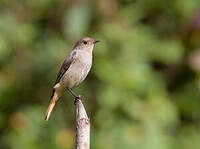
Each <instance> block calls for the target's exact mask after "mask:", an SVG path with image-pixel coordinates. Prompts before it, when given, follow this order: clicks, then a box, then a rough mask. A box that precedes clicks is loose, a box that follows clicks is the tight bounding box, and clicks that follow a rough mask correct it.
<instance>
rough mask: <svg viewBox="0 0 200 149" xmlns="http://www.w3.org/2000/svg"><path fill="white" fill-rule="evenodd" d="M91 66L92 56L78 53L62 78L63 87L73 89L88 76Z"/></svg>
mask: <svg viewBox="0 0 200 149" xmlns="http://www.w3.org/2000/svg"><path fill="white" fill-rule="evenodd" d="M91 66H92V56H91V55H89V54H87V53H79V54H77V56H76V57H75V59H74V60H73V62H72V64H71V66H70V67H69V69H68V70H67V71H66V73H65V74H64V76H63V78H62V82H63V84H64V86H65V87H68V88H73V87H75V86H77V85H79V84H80V83H81V82H82V81H83V80H84V79H85V78H86V76H87V75H88V72H89V71H90V68H91Z"/></svg>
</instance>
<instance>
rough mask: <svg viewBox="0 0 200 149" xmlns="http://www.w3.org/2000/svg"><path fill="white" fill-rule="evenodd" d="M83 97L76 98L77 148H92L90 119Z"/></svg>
mask: <svg viewBox="0 0 200 149" xmlns="http://www.w3.org/2000/svg"><path fill="white" fill-rule="evenodd" d="M81 100H82V99H81V98H76V99H75V105H76V149H89V148H90V120H89V118H88V116H87V113H86V111H85V108H84V106H83V103H82V101H81Z"/></svg>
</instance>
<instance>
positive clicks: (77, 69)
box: [45, 37, 99, 121]
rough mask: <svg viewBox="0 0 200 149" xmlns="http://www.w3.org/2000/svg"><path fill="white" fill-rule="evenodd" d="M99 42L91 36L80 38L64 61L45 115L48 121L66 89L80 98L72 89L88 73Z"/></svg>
mask: <svg viewBox="0 0 200 149" xmlns="http://www.w3.org/2000/svg"><path fill="white" fill-rule="evenodd" d="M97 42H99V41H98V40H94V39H92V38H90V37H85V38H83V39H81V40H79V41H78V42H77V43H76V44H75V46H74V48H73V49H72V51H71V53H70V54H69V56H68V57H67V58H66V59H65V61H64V62H63V64H62V66H61V68H60V71H59V73H58V75H57V79H56V82H55V85H54V87H53V92H52V95H51V101H50V104H49V107H48V109H47V112H46V116H45V120H46V121H48V119H49V116H50V114H51V112H52V110H53V108H54V106H55V103H56V101H57V100H58V99H59V98H61V96H62V94H63V92H64V91H65V90H68V91H69V92H70V93H71V94H72V95H73V96H74V97H75V98H79V96H77V95H76V94H75V93H74V92H73V91H72V89H73V88H74V87H76V86H78V85H79V84H80V83H81V82H82V81H83V80H84V79H85V78H86V76H87V75H88V73H89V71H90V68H91V66H92V51H93V47H94V44H95V43H97Z"/></svg>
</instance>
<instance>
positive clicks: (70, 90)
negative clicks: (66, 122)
mask: <svg viewBox="0 0 200 149" xmlns="http://www.w3.org/2000/svg"><path fill="white" fill-rule="evenodd" d="M67 90H68V91H69V92H70V93H71V94H72V95H73V96H74V97H75V99H82V98H81V95H76V94H75V93H74V92H73V91H72V89H70V88H68V89H67Z"/></svg>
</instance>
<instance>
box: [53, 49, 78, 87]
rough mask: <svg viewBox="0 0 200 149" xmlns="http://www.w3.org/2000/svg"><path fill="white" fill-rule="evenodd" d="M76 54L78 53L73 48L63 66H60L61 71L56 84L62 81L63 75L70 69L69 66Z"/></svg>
mask: <svg viewBox="0 0 200 149" xmlns="http://www.w3.org/2000/svg"><path fill="white" fill-rule="evenodd" d="M75 55H76V51H75V50H73V51H72V52H71V53H70V55H69V56H68V57H67V58H66V59H65V61H64V62H63V64H62V66H61V68H60V71H59V72H58V75H57V78H56V82H55V84H57V83H58V82H60V79H61V78H62V76H63V75H64V74H65V72H66V71H67V70H68V68H69V67H70V65H71V63H72V62H73V60H74V56H75Z"/></svg>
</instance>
